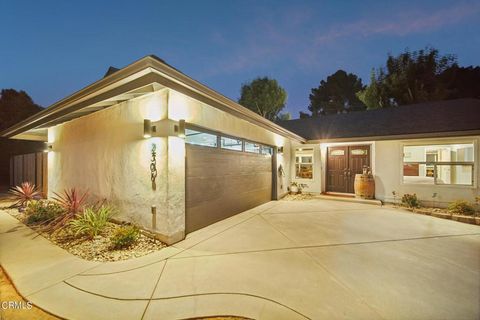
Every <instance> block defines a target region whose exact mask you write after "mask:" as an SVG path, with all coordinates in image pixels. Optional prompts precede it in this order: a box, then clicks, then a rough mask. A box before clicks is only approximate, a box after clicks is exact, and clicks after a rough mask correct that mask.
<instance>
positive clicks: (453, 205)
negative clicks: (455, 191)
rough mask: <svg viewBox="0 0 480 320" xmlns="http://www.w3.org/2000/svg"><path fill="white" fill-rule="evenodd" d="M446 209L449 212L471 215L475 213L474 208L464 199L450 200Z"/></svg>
mask: <svg viewBox="0 0 480 320" xmlns="http://www.w3.org/2000/svg"><path fill="white" fill-rule="evenodd" d="M448 211H449V212H451V213H458V214H465V215H472V214H475V208H474V207H473V206H472V205H471V204H470V203H468V202H467V201H465V200H456V201H453V202H450V204H449V205H448Z"/></svg>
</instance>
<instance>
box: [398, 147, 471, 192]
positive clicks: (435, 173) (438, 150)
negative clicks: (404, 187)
mask: <svg viewBox="0 0 480 320" xmlns="http://www.w3.org/2000/svg"><path fill="white" fill-rule="evenodd" d="M473 165H474V148H473V144H472V143H464V144H443V145H418V146H404V147H403V182H404V183H416V184H427V185H428V184H432V185H433V184H437V185H442V184H443V185H445V184H447V185H467V186H471V185H473V177H474V171H473Z"/></svg>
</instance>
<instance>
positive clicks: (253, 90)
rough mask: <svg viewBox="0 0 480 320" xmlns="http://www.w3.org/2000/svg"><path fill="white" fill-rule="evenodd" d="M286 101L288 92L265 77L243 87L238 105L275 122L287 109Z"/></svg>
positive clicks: (273, 80) (274, 81)
mask: <svg viewBox="0 0 480 320" xmlns="http://www.w3.org/2000/svg"><path fill="white" fill-rule="evenodd" d="M286 100H287V92H286V91H285V89H283V88H282V87H281V86H280V85H279V84H278V82H277V80H275V79H269V78H268V77H263V78H257V79H254V80H253V81H252V82H250V83H246V84H243V85H242V89H241V96H240V99H239V100H238V103H240V104H241V105H242V106H244V107H247V108H248V109H250V110H252V111H254V112H256V113H258V114H259V115H261V116H262V117H265V118H267V119H269V120H271V121H275V120H276V119H277V116H278V114H279V112H280V111H281V110H282V109H283V108H284V107H285V102H286Z"/></svg>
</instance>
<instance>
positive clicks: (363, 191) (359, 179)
mask: <svg viewBox="0 0 480 320" xmlns="http://www.w3.org/2000/svg"><path fill="white" fill-rule="evenodd" d="M353 188H354V190H355V197H356V198H361V199H375V179H374V178H373V175H371V174H356V175H355V183H354V185H353Z"/></svg>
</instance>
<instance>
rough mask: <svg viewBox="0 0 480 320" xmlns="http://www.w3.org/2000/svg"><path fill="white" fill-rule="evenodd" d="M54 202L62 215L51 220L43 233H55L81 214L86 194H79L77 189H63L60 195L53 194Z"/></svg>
mask: <svg viewBox="0 0 480 320" xmlns="http://www.w3.org/2000/svg"><path fill="white" fill-rule="evenodd" d="M54 194H55V197H53V200H54V201H56V202H57V203H58V204H59V205H60V206H61V207H62V208H63V210H64V213H63V214H62V215H60V216H58V217H57V218H55V219H54V220H52V221H51V222H50V223H49V224H48V225H47V226H46V227H45V231H47V232H55V231H57V230H60V229H62V228H63V227H65V226H66V225H67V223H68V222H70V220H72V219H73V218H75V216H77V214H78V213H80V212H82V211H83V209H84V207H85V202H86V201H87V197H88V192H84V193H83V194H81V193H80V192H79V191H78V190H77V189H75V188H71V189H70V190H68V189H65V190H64V191H63V193H62V194H58V193H56V192H54Z"/></svg>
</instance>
